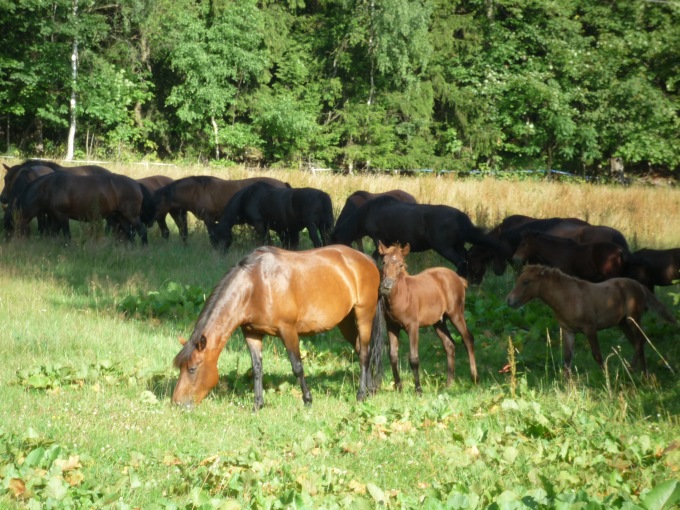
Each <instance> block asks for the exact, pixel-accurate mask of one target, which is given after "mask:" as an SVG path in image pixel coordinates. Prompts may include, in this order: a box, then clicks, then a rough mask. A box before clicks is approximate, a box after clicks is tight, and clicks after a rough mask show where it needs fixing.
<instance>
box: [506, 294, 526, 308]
mask: <svg viewBox="0 0 680 510" xmlns="http://www.w3.org/2000/svg"><path fill="white" fill-rule="evenodd" d="M505 302H506V303H507V305H508V306H509V307H510V308H519V307H520V306H522V305H523V304H524V303H523V302H522V300H521V299H519V298H517V297H516V296H513V295H512V294H508V297H507V298H506V299H505Z"/></svg>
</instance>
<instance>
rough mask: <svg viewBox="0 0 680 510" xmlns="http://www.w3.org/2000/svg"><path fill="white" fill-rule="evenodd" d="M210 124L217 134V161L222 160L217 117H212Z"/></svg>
mask: <svg viewBox="0 0 680 510" xmlns="http://www.w3.org/2000/svg"><path fill="white" fill-rule="evenodd" d="M210 122H211V123H212V127H213V133H214V134H215V159H216V160H219V159H220V130H219V127H218V126H217V121H216V120H215V117H210Z"/></svg>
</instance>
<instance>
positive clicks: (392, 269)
mask: <svg viewBox="0 0 680 510" xmlns="http://www.w3.org/2000/svg"><path fill="white" fill-rule="evenodd" d="M409 249H410V248H409V245H408V244H407V245H406V246H404V247H403V248H402V247H401V246H399V245H398V244H395V245H393V246H390V247H389V248H386V247H385V245H384V244H382V243H378V252H379V253H380V255H382V258H383V270H382V281H381V282H380V294H382V295H383V296H387V295H389V293H390V292H391V291H392V287H393V286H394V283H395V281H396V280H397V278H398V277H399V275H400V274H402V273H405V272H406V262H405V261H404V257H405V256H406V255H407V254H408V252H409Z"/></svg>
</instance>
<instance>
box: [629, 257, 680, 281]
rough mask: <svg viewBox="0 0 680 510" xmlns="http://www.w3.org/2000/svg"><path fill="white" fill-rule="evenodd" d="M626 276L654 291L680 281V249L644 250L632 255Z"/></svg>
mask: <svg viewBox="0 0 680 510" xmlns="http://www.w3.org/2000/svg"><path fill="white" fill-rule="evenodd" d="M624 276H626V277H628V278H632V279H633V280H637V281H639V282H640V283H641V284H643V285H644V286H646V287H647V288H649V289H650V290H652V291H653V290H654V286H655V285H657V286H660V287H665V286H668V285H673V283H674V282H677V281H678V280H680V248H669V249H666V250H653V249H651V248H643V249H642V250H638V251H636V252H635V253H633V254H632V255H631V260H630V262H629V263H628V266H627V268H626V271H625V274H624Z"/></svg>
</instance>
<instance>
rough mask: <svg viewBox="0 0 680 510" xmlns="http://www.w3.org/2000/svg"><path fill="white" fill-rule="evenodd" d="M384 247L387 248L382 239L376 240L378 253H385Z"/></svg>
mask: <svg viewBox="0 0 680 510" xmlns="http://www.w3.org/2000/svg"><path fill="white" fill-rule="evenodd" d="M386 249H387V248H386V247H385V245H384V244H383V243H382V241H378V253H380V255H385V250H386Z"/></svg>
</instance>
